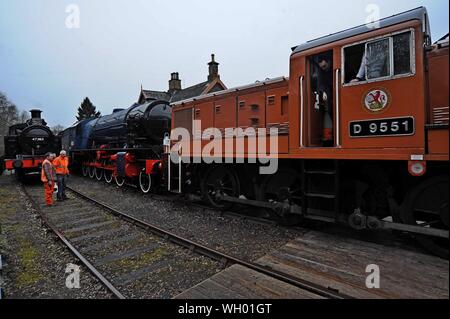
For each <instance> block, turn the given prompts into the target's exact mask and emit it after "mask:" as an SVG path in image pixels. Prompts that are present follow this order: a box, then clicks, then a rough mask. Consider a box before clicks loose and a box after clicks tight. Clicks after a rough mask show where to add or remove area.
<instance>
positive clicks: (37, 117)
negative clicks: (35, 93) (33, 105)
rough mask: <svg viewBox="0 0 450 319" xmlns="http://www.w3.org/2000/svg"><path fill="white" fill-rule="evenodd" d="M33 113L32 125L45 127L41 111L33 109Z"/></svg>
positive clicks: (31, 111)
mask: <svg viewBox="0 0 450 319" xmlns="http://www.w3.org/2000/svg"><path fill="white" fill-rule="evenodd" d="M30 113H31V125H43V123H44V121H43V120H42V118H41V113H42V111H41V110H37V109H33V110H30Z"/></svg>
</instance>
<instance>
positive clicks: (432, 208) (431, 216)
mask: <svg viewBox="0 0 450 319" xmlns="http://www.w3.org/2000/svg"><path fill="white" fill-rule="evenodd" d="M448 191H449V189H448V177H447V176H444V177H433V178H430V179H428V180H425V181H424V182H422V183H421V184H419V185H418V186H417V187H415V188H414V189H413V190H412V191H410V192H409V193H408V194H407V196H406V198H405V200H404V202H403V205H402V211H401V214H402V216H401V217H402V219H403V221H404V222H405V223H406V224H410V225H417V226H421V227H427V228H435V229H441V230H447V231H448V229H449V226H448V214H449V212H448ZM416 239H417V241H418V242H419V243H420V244H421V245H422V246H423V247H424V248H425V249H427V250H429V251H430V252H432V253H434V254H436V255H438V256H441V257H443V258H448V257H449V248H448V244H449V240H448V238H447V239H445V238H438V237H435V238H433V237H428V236H421V235H417V237H416Z"/></svg>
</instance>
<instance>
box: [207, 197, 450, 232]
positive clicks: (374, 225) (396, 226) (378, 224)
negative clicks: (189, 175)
mask: <svg viewBox="0 0 450 319" xmlns="http://www.w3.org/2000/svg"><path fill="white" fill-rule="evenodd" d="M216 199H217V200H218V201H225V202H229V203H234V204H240V205H246V206H252V207H258V208H266V209H272V210H275V211H276V210H279V209H283V210H284V211H289V212H291V213H293V214H297V215H301V216H302V217H303V218H306V219H312V220H320V221H324V222H335V221H336V219H335V218H331V217H325V216H320V215H319V214H318V212H319V211H318V210H315V209H307V212H306V214H305V213H304V212H303V211H302V208H301V207H300V206H295V205H289V204H283V203H268V202H261V201H257V200H250V199H242V198H235V197H230V196H226V195H223V194H220V193H217V194H216ZM308 213H311V215H309V214H308ZM345 216H346V215H342V214H340V217H341V218H339V220H338V221H339V222H344V223H345V224H347V225H349V222H348V220H347V218H346V217H345ZM358 229H359V230H361V229H371V230H376V229H390V230H398V231H404V232H409V233H415V234H420V235H428V236H433V237H439V238H445V239H448V238H449V231H448V230H443V229H435V228H426V227H420V226H414V225H407V224H400V223H393V222H387V221H383V220H380V219H379V218H378V217H374V216H366V220H365V221H364V222H363V223H362V224H361V226H360V227H359V228H358Z"/></svg>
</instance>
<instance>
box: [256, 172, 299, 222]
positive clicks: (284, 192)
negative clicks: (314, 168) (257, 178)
mask: <svg viewBox="0 0 450 319" xmlns="http://www.w3.org/2000/svg"><path fill="white" fill-rule="evenodd" d="M301 189H302V184H301V179H300V175H299V174H298V173H297V172H296V171H295V170H293V169H280V170H279V171H278V172H277V173H275V174H273V175H268V176H267V177H266V178H265V179H264V181H263V183H262V185H261V191H260V194H259V198H258V199H259V200H260V201H265V202H272V203H274V202H277V203H283V202H288V203H289V204H295V205H298V206H301V200H302V190H301ZM267 213H268V214H269V215H270V216H271V217H272V218H273V219H275V220H276V221H277V223H279V224H280V225H283V226H293V225H297V224H299V223H300V221H301V220H302V218H301V216H300V215H297V214H280V213H278V212H275V211H273V210H267Z"/></svg>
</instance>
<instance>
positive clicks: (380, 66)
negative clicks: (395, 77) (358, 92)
mask: <svg viewBox="0 0 450 319" xmlns="http://www.w3.org/2000/svg"><path fill="white" fill-rule="evenodd" d="M389 42H390V41H389V39H382V40H378V41H374V42H370V43H367V46H366V61H365V63H366V79H367V80H372V79H378V78H382V77H385V76H389V75H390V65H389V64H390V60H389V51H390V50H389V46H390V44H389ZM362 63H364V61H363V62H362Z"/></svg>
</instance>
